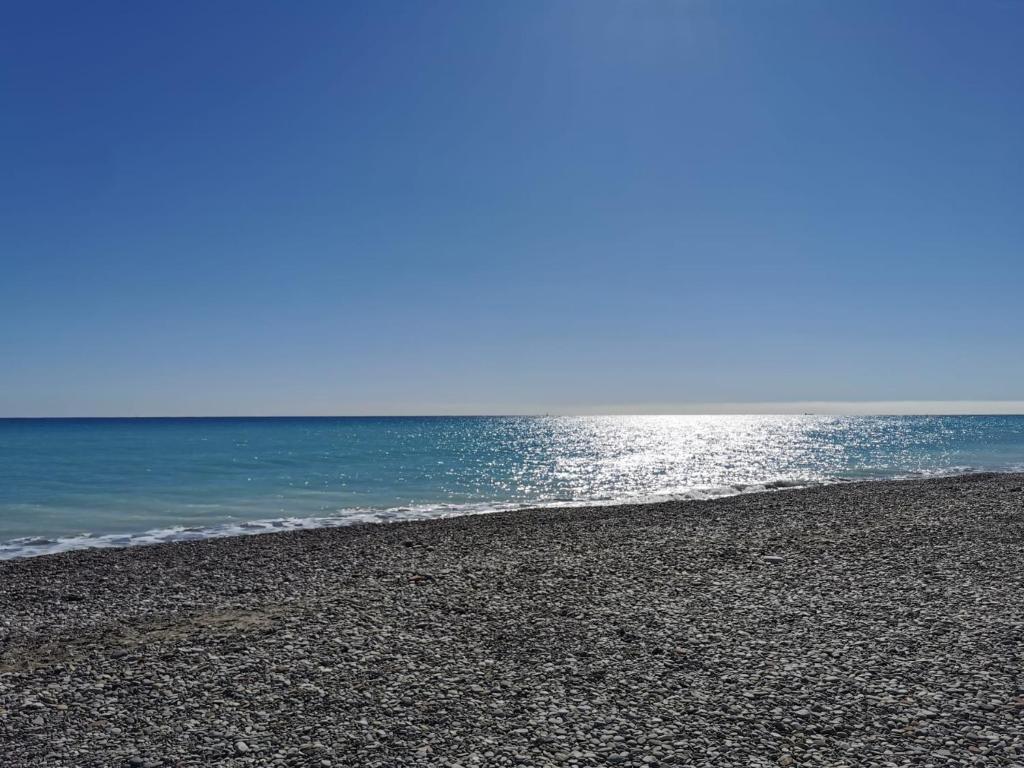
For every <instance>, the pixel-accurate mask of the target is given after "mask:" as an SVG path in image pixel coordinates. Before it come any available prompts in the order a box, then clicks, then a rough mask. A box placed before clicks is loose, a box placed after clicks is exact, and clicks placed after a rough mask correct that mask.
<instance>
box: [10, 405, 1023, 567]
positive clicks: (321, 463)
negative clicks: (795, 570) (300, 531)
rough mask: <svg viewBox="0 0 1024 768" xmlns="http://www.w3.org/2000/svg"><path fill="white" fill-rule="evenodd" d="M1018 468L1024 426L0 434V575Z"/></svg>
mask: <svg viewBox="0 0 1024 768" xmlns="http://www.w3.org/2000/svg"><path fill="white" fill-rule="evenodd" d="M1021 469H1024V416H958V417H952V416H943V417H923V416H920V417H906V416H892V417H852V416H851V417H833V416H607V417H604V416H601V417H598V416H593V417H475V418H456V417H436V418H283V419H227V418H225V419H39V420H36V419H24V420H22V419H10V420H0V559H3V558H9V557H17V556H23V555H32V554H42V553H47V552H55V551H61V550H64V549H71V548H79V547H88V546H122V545H128V544H137V543H147V542H154V541H165V540H179V539H189V538H202V537H208V536H220V535H228V534H236V533H256V532H260V531H267V530H278V529H286V528H297V527H317V526H323V525H344V524H349V523H353V522H367V521H379V522H383V521H390V520H398V519H413V518H424V517H441V516H446V515H453V514H466V513H474V512H487V511H495V510H501V509H514V508H517V507H524V506H536V505H560V504H561V505H569V504H581V503H587V502H599V503H611V502H618V501H634V500H639V501H650V500H660V499H670V498H705V497H708V496H715V495H724V494H731V493H740V492H745V491H752V490H759V489H763V488H765V487H768V488H782V487H791V486H794V485H805V484H810V483H822V482H838V481H843V480H851V479H875V478H877V479H882V478H892V477H907V476H922V475H936V474H949V473H956V472H968V471H979V470H992V471H1014V470H1018V471H1019V470H1021Z"/></svg>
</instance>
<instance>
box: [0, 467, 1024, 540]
mask: <svg viewBox="0 0 1024 768" xmlns="http://www.w3.org/2000/svg"><path fill="white" fill-rule="evenodd" d="M1021 469H1024V468H1016V467H1015V468H1010V469H1006V470H1004V471H1021ZM977 471H980V470H978V469H977V468H974V467H948V468H946V469H942V470H934V471H931V470H929V471H917V472H903V473H900V474H898V475H897V474H864V475H856V476H847V477H830V478H824V479H823V478H791V477H790V478H778V479H775V480H768V481H764V482H757V483H732V484H728V485H717V486H706V487H698V488H687V489H680V490H677V491H674V490H669V491H665V492H661V493H653V494H644V495H637V496H624V497H616V498H595V499H535V500H528V501H520V502H476V503H467V504H446V503H438V504H420V505H414V506H402V507H389V508H386V509H381V508H368V507H356V508H348V509H341V510H338V511H337V512H335V513H333V514H331V515H326V516H318V517H280V518H273V519H267V520H244V521H243V520H240V521H232V522H228V523H220V524H216V525H210V526H183V525H177V526H170V527H167V528H156V529H152V530H148V531H143V532H141V533H111V534H100V533H81V534H78V535H74V536H58V537H44V536H26V537H23V538H17V539H10V540H8V541H5V542H0V560H12V559H15V558H24V557H36V556H39V555H52V554H58V553H61V552H69V551H73V550H78V549H109V548H122V547H135V546H143V545H147V544H162V543H168V542H178V541H198V540H202V539H216V538H224V537H227V536H251V535H257V534H263V533H276V532H280V531H296V530H310V529H315V528H335V527H342V526H349V525H359V524H367V523H394V522H401V521H409V520H436V519H440V518H446V517H458V516H462V515H480V514H493V513H495V512H510V511H521V510H525V509H548V508H554V509H557V508H572V507H598V506H615V505H620V504H656V503H660V502H667V501H706V500H709V499H716V498H724V497H727V496H736V495H740V494H748V493H764V492H776V491H785V490H791V489H796V488H809V487H814V486H821V485H831V484H836V483H845V482H854V481H872V480H875V481H877V480H896V479H907V478H914V477H917V478H920V477H924V476H927V477H937V476H949V475H962V474H969V473H971V472H977Z"/></svg>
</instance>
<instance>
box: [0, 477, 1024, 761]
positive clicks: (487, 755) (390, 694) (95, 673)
mask: <svg viewBox="0 0 1024 768" xmlns="http://www.w3.org/2000/svg"><path fill="white" fill-rule="evenodd" d="M0 765H2V766H4V768H21V767H23V766H47V767H51V766H52V767H54V768H59V767H64V766H66V767H68V768H70V767H72V766H74V767H78V766H96V767H100V766H103V767H106V766H132V767H141V768H158V767H159V766H211V765H215V766H236V767H238V768H241V767H242V766H321V767H324V768H327V767H328V766H372V767H377V766H379V767H381V768H384V767H390V766H448V767H449V768H454V767H455V766H461V768H471V767H473V766H536V767H538V768H540V767H542V766H604V765H617V766H630V767H633V768H642V767H645V766H716V767H718V766H851V767H852V766H903V765H915V766H917V765H920V766H964V765H991V766H1015V767H1018V768H1019V767H1022V766H1024V476H1022V475H1015V474H984V475H967V476H960V477H951V478H943V479H931V480H910V481H885V482H864V483H847V484H837V485H829V486H823V487H817V488H808V489H799V490H786V491H779V492H767V493H757V494H749V495H742V496H735V497H730V498H723V499H715V500H709V501H683V502H666V503H662V504H649V505H632V506H613V507H609V506H605V507H592V508H571V509H546V510H532V511H517V512H507V513H498V514H490V515H477V516H470V517H460V518H451V519H445V520H433V521H427V522H409V523H395V524H388V525H356V526H351V527H347V528H329V529H321V530H309V531H294V532H288V533H275V534H267V535H260V536H246V537H232V538H224V539H211V540H206V541H197V542H180V543H172V544H159V545H153V546H143V547H133V548H128V549H110V550H85V551H76V552H68V553H64V554H57V555H47V556H42V557H36V558H28V559H22V560H13V561H9V562H2V563H0Z"/></svg>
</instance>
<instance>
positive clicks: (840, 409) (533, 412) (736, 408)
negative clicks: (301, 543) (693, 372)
mask: <svg viewBox="0 0 1024 768" xmlns="http://www.w3.org/2000/svg"><path fill="white" fill-rule="evenodd" d="M798 415H805V416H1021V415H1024V401H1022V400H863V401H857V400H832V401H830V400H816V401H811V400H801V401H763V402H747V403H737V402H728V403H671V404H670V403H660V404H654V403H645V404H642V405H641V404H638V405H636V406H624V405H621V404H618V405H604V406H595V407H582V408H564V407H562V408H524V409H511V410H508V409H503V408H486V407H481V408H465V409H453V408H450V407H449V408H445V407H437V406H435V407H433V408H429V407H428V408H425V409H424V410H423V411H421V412H414V411H392V410H390V409H387V408H382V409H381V411H380V412H370V411H366V412H363V413H331V412H327V411H324V412H319V413H282V412H277V413H258V412H257V413H205V414H203V413H200V414H186V413H177V414H175V413H149V414H146V413H141V414H140V413H127V414H87V415H70V414H64V415H59V414H49V415H32V414H22V415H0V420H3V421H15V420H54V421H57V420H75V419H77V420H86V419H96V420H100V419H140V420H141V419H168V420H170V419H303V418H307V419H308V418H322V419H332V418H333V419H343V418H367V419H373V418H453V417H462V418H488V417H490V418H498V417H516V416H518V417H542V416H798Z"/></svg>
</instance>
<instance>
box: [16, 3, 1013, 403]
mask: <svg viewBox="0 0 1024 768" xmlns="http://www.w3.org/2000/svg"><path fill="white" fill-rule="evenodd" d="M1022 40H1024V3H1019V2H966V1H964V2H956V3H950V2H878V3H875V2H847V3H839V2H781V1H780V2H642V1H638V2H599V1H596V0H580V1H579V2H566V1H563V0H551V1H549V2H526V1H523V0H516V1H515V2H464V3H455V2H420V1H417V2H384V3H379V2H365V3H352V2H349V3H340V2H324V3H314V2H306V3H300V4H294V3H285V2H278V3H257V2H212V3H211V2H195V3H192V2H175V3H136V2H124V3H105V2H90V3H81V2H66V3H51V2H38V3H35V2H23V3H8V4H7V5H5V7H4V12H3V17H2V21H0V94H2V101H0V104H2V108H0V159H2V162H0V415H9V416H17V415H101V414H126V415H138V414H234V413H242V414H246V413H251V414H262V413H285V414H287V413H296V414H303V413H338V414H344V413H367V412H369V413H419V412H458V411H463V412H464V411H471V412H472V411H490V412H494V411H499V412H516V411H538V410H539V411H577V410H584V411H585V410H620V409H621V410H647V409H651V410H676V409H677V410H686V409H687V408H688V407H690V406H689V405H688V404H691V403H709V402H710V403H716V402H721V401H728V402H731V403H735V402H740V403H744V402H762V401H805V400H816V401H833V400H842V401H850V400H856V401H863V400H886V401H888V400H914V401H920V400H1024V44H1022ZM752 407H753V406H752Z"/></svg>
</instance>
